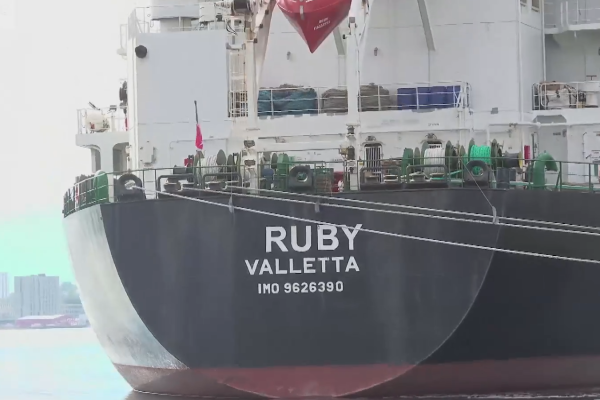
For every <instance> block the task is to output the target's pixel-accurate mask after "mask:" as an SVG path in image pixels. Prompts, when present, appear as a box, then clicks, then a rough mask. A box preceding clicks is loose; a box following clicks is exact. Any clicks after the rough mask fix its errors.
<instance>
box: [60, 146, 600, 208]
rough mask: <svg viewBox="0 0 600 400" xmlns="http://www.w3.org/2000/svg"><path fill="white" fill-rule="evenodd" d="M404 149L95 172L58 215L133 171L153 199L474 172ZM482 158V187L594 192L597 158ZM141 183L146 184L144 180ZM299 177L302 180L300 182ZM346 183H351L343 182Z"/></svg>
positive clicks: (368, 186) (446, 178)
mask: <svg viewBox="0 0 600 400" xmlns="http://www.w3.org/2000/svg"><path fill="white" fill-rule="evenodd" d="M405 154H410V158H406V157H405V158H403V159H392V160H390V159H387V160H370V161H358V162H357V163H356V164H355V167H354V168H349V167H348V163H347V162H343V161H335V162H320V161H319V162H317V161H289V162H285V163H282V162H280V163H278V165H277V168H274V169H273V168H270V167H272V165H270V163H267V162H265V164H264V168H265V170H264V171H265V172H268V173H265V172H263V173H262V174H260V175H257V174H256V173H254V174H253V173H251V170H254V171H256V168H254V167H245V166H243V165H241V166H239V165H238V166H230V167H227V166H204V167H188V168H187V169H186V168H185V167H177V168H176V169H179V170H180V171H179V173H177V174H174V172H175V171H174V170H173V168H158V169H146V170H138V171H127V172H115V173H104V172H100V173H97V174H96V175H94V176H89V177H85V179H81V180H80V181H79V182H77V183H76V184H75V185H73V186H72V187H71V188H70V189H69V190H67V192H66V193H65V195H64V203H63V215H64V216H65V217H66V216H68V215H70V214H72V213H74V212H76V211H79V210H82V209H85V208H88V207H91V206H94V205H97V204H104V203H111V202H119V201H124V200H123V199H122V198H120V195H119V193H122V192H123V191H124V190H127V189H126V185H124V184H122V183H121V182H122V181H124V180H128V179H130V178H129V177H131V176H132V175H135V176H136V177H138V178H137V179H138V182H137V185H140V187H142V188H144V191H142V190H137V189H133V190H131V189H130V190H129V192H130V193H133V194H134V196H138V198H139V199H158V198H169V197H173V196H171V194H175V195H177V196H181V195H183V196H185V197H201V196H203V195H205V194H206V193H207V192H213V193H214V191H225V192H226V191H228V190H235V191H239V190H243V189H242V188H244V187H246V188H247V189H246V190H248V191H250V192H253V193H256V194H266V195H268V194H269V193H271V192H272V191H286V192H296V191H301V192H303V193H309V194H319V195H332V194H334V193H336V192H343V191H352V190H361V191H362V190H392V189H402V188H406V184H414V183H419V182H424V183H436V182H437V183H440V182H441V183H443V184H444V185H446V184H447V186H448V187H463V186H465V181H467V180H469V177H468V175H470V174H475V175H476V174H477V171H475V170H471V171H472V172H468V171H466V170H465V169H463V167H464V166H465V165H466V164H467V163H468V160H467V159H466V158H465V157H464V156H463V157H446V160H445V161H442V163H441V164H436V163H437V162H438V161H439V159H438V158H436V159H428V158H422V157H418V156H417V157H413V156H412V154H413V153H412V151H411V152H410V153H405ZM486 163H487V164H489V167H490V169H489V170H490V171H495V174H491V175H490V179H488V180H487V183H486V185H485V186H488V187H492V188H496V187H511V188H517V189H522V190H553V191H567V190H570V191H573V190H574V191H580V192H589V193H596V192H600V177H599V174H598V164H594V163H584V162H564V161H554V160H552V159H551V157H550V160H549V159H548V158H544V157H543V156H542V157H541V158H540V159H537V160H522V159H516V158H511V159H507V158H489V159H487V160H486ZM295 166H308V167H310V168H309V170H310V171H312V172H309V173H307V172H306V171H307V169H306V168H300V169H295V170H294V169H293V167H295ZM236 168H237V170H236ZM499 168H503V173H504V175H505V177H506V176H508V179H504V181H503V182H504V186H501V185H500V182H501V179H500V178H499V176H500V173H499V172H500V170H499ZM302 174H308V175H310V177H309V180H308V181H307V180H306V176H303V175H302ZM308 175H307V176H308ZM473 176H474V175H471V177H473ZM465 178H466V179H465ZM297 181H298V182H304V183H302V184H299V186H297V187H296V186H295V183H294V182H297ZM148 182H150V183H151V184H150V185H149V184H148ZM181 182H184V183H183V184H182V183H181ZM306 182H309V183H308V186H306V185H307V184H306ZM352 184H357V185H358V186H357V187H355V188H351V185H352ZM169 185H171V186H170V188H171V190H169V187H168V186H169ZM119 186H121V187H120V188H119ZM174 186H176V188H175V190H173V187H174ZM438 187H439V186H438ZM261 190H262V191H264V192H261ZM142 193H144V195H143V196H142V195H141V194H142ZM131 200H135V198H129V199H126V201H131Z"/></svg>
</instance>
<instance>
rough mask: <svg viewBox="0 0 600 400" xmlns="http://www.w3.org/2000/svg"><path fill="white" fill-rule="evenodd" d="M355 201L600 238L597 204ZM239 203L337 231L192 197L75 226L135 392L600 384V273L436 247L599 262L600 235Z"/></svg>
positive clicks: (568, 200)
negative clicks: (506, 219) (564, 227)
mask: <svg viewBox="0 0 600 400" xmlns="http://www.w3.org/2000/svg"><path fill="white" fill-rule="evenodd" d="M347 196H354V197H355V198H358V199H360V200H365V201H371V202H377V203H388V204H406V205H415V206H421V207H430V208H434V209H445V210H457V211H465V212H471V213H482V214H491V207H490V205H489V203H488V200H489V201H490V202H491V203H492V204H494V205H495V206H496V208H497V212H498V215H499V216H510V217H516V218H526V219H530V220H542V221H553V222H560V223H567V224H577V225H587V226H594V227H600V213H597V212H595V208H596V204H597V197H596V196H594V195H591V194H582V193H555V192H546V191H516V190H514V191H492V190H490V191H487V192H485V196H484V195H483V194H482V193H481V192H479V191H478V190H467V189H456V190H455V189H445V190H420V191H403V192H377V193H375V192H372V193H359V194H353V195H347ZM208 199H210V201H214V202H219V203H222V204H227V203H228V202H229V197H210V198H208ZM303 200H306V199H303ZM337 203H338V204H346V205H349V206H352V207H363V208H364V207H366V206H365V205H364V204H349V203H341V202H339V201H338V202H337ZM234 205H235V206H236V207H242V208H247V209H253V210H262V211H266V212H270V213H276V214H280V215H286V216H292V217H297V218H304V219H309V220H318V221H322V223H323V224H324V225H325V226H322V227H321V228H317V226H316V225H314V224H310V223H306V222H298V221H293V220H289V219H283V218H278V217H275V216H268V215H264V214H256V213H251V212H247V211H242V210H240V209H236V210H234V212H231V211H230V209H228V208H227V207H217V206H214V205H208V204H202V203H198V202H194V201H191V200H176V199H168V200H147V201H141V202H132V203H117V204H106V205H101V206H95V207H92V208H88V209H85V210H82V211H79V212H77V213H74V214H72V215H70V216H68V217H67V218H66V219H65V226H66V232H67V237H68V243H69V249H70V252H71V259H72V264H73V267H74V270H75V275H76V279H77V281H78V283H79V285H80V289H81V296H82V300H83V303H84V306H85V309H86V312H87V314H88V316H89V318H90V321H91V324H92V327H93V329H94V330H95V332H96V333H97V335H98V338H99V340H100V343H101V344H102V346H103V347H104V349H105V350H106V352H107V354H108V356H109V357H110V359H111V361H112V362H113V363H114V364H115V366H116V368H117V369H118V370H119V371H120V373H121V374H122V375H123V376H124V377H125V378H126V379H127V381H128V382H129V383H130V384H131V385H132V387H133V388H134V389H137V390H140V391H148V392H155V393H166V394H181V395H201V396H216V397H232V396H233V397H236V396H245V397H248V396H260V397H306V396H333V397H336V396H346V397H347V396H361V397H362V396H386V397H389V396H396V395H409V394H448V393H464V394H467V393H494V392H507V391H541V390H548V389H561V388H584V387H593V386H600V340H598V337H600V321H599V319H598V318H597V317H596V314H597V313H598V311H600V289H599V288H598V287H599V285H600V268H599V267H600V265H598V264H591V263H582V262H575V261H564V260H557V259H549V258H541V257H534V256H526V255H517V254H507V253H502V252H497V251H490V250H487V249H483V248H480V249H474V248H467V247H460V246H453V245H448V244H445V243H439V242H435V240H440V241H450V242H458V243H468V244H473V245H477V246H482V247H494V248H496V247H497V248H504V249H512V250H517V251H528V252H535V253H542V254H553V255H557V256H564V257H576V258H585V259H593V260H600V246H599V245H598V244H599V243H600V240H599V239H600V237H599V236H594V235H583V234H576V233H573V232H564V231H560V232H558V231H548V230H545V231H542V230H532V229H524V228H515V227H508V226H501V225H490V224H480V223H468V222H464V221H458V220H451V219H434V218H425V217H415V216H409V215H401V214H398V213H391V212H387V213H386V212H374V211H369V210H364V209H348V208H335V207H330V206H327V205H326V204H321V205H320V206H319V207H315V205H314V204H299V203H293V202H288V201H275V200H273V199H268V198H239V197H238V198H234ZM371 207H372V208H376V209H382V210H393V211H405V212H406V211H410V210H400V209H397V208H390V207H386V206H381V205H380V206H376V205H372V206H371ZM317 208H318V210H317ZM446 216H449V217H453V218H465V217H464V216H461V215H446ZM331 224H340V225H345V226H346V228H342V227H337V228H336V227H334V226H332V225H331ZM526 225H528V226H530V225H531V224H526ZM369 230H374V231H380V232H388V233H392V234H401V235H410V236H417V237H424V238H428V239H432V240H433V241H417V240H412V239H407V238H399V237H397V236H390V235H381V234H377V233H374V232H370V231H369Z"/></svg>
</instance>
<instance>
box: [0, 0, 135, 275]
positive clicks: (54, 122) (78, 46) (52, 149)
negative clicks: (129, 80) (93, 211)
mask: <svg viewBox="0 0 600 400" xmlns="http://www.w3.org/2000/svg"><path fill="white" fill-rule="evenodd" d="M134 7H135V2H134V1H132V0H52V1H48V0H27V1H22V0H0V173H2V174H4V176H3V179H2V182H3V184H2V185H1V186H0V272H8V273H9V274H10V275H11V276H15V275H29V274H37V273H46V274H50V275H58V276H60V277H61V281H63V280H68V281H74V279H73V274H72V272H71V268H70V264H69V257H68V250H67V247H66V239H65V237H64V232H63V228H62V214H61V211H62V196H63V194H64V192H65V191H66V189H67V188H68V187H69V186H70V185H72V184H73V183H74V180H75V176H77V175H80V174H89V173H91V156H90V153H89V150H87V149H82V148H78V147H76V146H75V134H76V130H77V122H76V121H77V119H76V117H77V109H78V108H85V107H86V106H87V103H88V102H89V101H91V102H92V103H94V104H96V105H97V106H98V107H105V106H108V105H110V104H118V102H119V98H118V90H119V79H124V78H126V61H125V60H124V59H122V58H121V57H120V56H118V55H117V53H116V51H117V48H118V47H119V27H120V24H122V23H125V22H126V20H127V16H128V14H129V12H131V11H132V10H133V8H134Z"/></svg>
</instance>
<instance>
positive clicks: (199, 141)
mask: <svg viewBox="0 0 600 400" xmlns="http://www.w3.org/2000/svg"><path fill="white" fill-rule="evenodd" d="M194 108H195V109H196V150H204V141H203V140H202V131H201V130H200V122H199V121H198V103H197V102H196V100H194Z"/></svg>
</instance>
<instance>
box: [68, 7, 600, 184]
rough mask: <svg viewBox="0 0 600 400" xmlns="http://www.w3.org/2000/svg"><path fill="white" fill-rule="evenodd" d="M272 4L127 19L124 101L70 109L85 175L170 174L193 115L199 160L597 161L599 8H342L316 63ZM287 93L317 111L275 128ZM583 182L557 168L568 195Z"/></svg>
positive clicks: (168, 10)
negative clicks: (222, 156) (406, 154)
mask: <svg viewBox="0 0 600 400" xmlns="http://www.w3.org/2000/svg"><path fill="white" fill-rule="evenodd" d="M275 2H276V1H275V0H271V1H268V0H252V1H248V4H245V3H246V0H243V1H240V0H236V1H217V2H208V1H199V0H172V1H171V0H154V1H153V2H152V3H151V4H150V5H149V7H146V8H139V9H136V10H134V11H133V12H132V14H131V15H130V17H129V20H128V23H127V24H126V25H125V26H123V27H122V29H121V47H120V49H119V51H118V53H119V54H121V55H122V56H123V57H124V58H125V59H126V60H127V79H126V81H127V96H126V101H124V102H123V104H122V105H118V104H117V101H116V100H115V104H116V106H115V107H112V110H109V109H103V110H102V109H87V110H80V111H78V121H79V125H80V126H79V132H78V135H77V145H79V146H83V147H88V148H90V149H92V154H93V157H92V160H93V161H92V163H93V168H94V170H98V169H100V168H101V169H102V170H104V171H124V170H127V169H130V170H138V169H145V168H163V167H164V168H169V167H173V166H174V165H182V164H183V160H184V159H185V158H186V157H187V156H188V155H190V154H194V152H195V147H194V140H195V113H194V101H197V102H198V109H199V114H200V124H201V127H202V132H203V135H204V144H205V153H206V156H207V157H210V156H213V155H215V154H216V153H217V152H218V151H219V150H221V149H222V150H224V151H225V152H226V153H227V154H230V153H233V152H239V151H240V149H241V148H242V141H243V140H244V139H252V140H255V141H256V149H257V150H259V151H261V150H266V151H286V152H287V153H288V154H290V155H295V156H296V157H297V158H303V159H306V160H310V159H312V160H333V159H339V158H340V156H339V154H338V153H339V148H340V146H347V145H348V143H351V144H353V145H354V146H355V147H356V149H357V151H358V153H357V155H358V156H360V155H361V154H362V153H363V149H362V147H361V146H362V144H363V143H364V141H365V140H366V138H367V137H368V136H371V137H374V138H376V140H377V141H378V142H381V143H382V145H383V147H382V152H383V157H385V158H389V157H401V156H402V154H403V150H404V149H405V148H415V147H421V142H422V140H423V139H424V138H425V135H426V134H427V133H434V134H435V135H436V136H437V137H438V138H439V139H442V140H443V141H444V142H446V141H451V142H452V143H453V144H457V145H461V144H462V145H465V146H466V145H467V144H468V142H469V140H471V139H472V138H473V139H474V140H475V142H476V144H477V145H484V144H490V143H491V141H492V140H493V139H496V140H497V141H498V142H499V143H500V144H501V145H502V146H503V150H504V151H505V152H509V153H519V152H521V153H523V151H524V150H525V147H526V146H527V150H526V151H525V153H527V152H528V151H530V152H531V154H530V155H531V156H532V157H534V156H535V155H537V154H539V153H541V152H543V151H547V152H548V153H550V154H552V155H553V156H554V158H555V159H556V160H562V161H567V160H568V161H571V162H583V161H588V162H589V161H590V160H593V159H595V158H596V157H598V156H599V154H600V151H599V150H600V110H599V109H598V104H599V101H600V98H599V96H600V80H599V79H600V78H599V77H598V75H600V40H598V39H600V0H546V1H545V2H543V1H542V0H353V3H352V9H351V12H350V15H349V17H348V19H347V20H346V21H345V22H343V23H342V24H341V25H340V26H339V28H338V29H337V30H336V31H335V32H334V34H332V35H331V36H330V37H329V38H328V39H327V40H326V41H325V43H324V44H323V45H322V46H321V47H320V48H319V49H318V50H317V51H316V52H315V53H314V54H311V53H310V52H309V50H308V49H307V46H306V45H305V43H304V42H303V41H302V39H301V37H300V36H299V35H298V33H297V32H296V31H295V30H294V28H293V27H292V26H291V25H290V23H289V22H288V21H287V20H286V19H285V18H284V16H283V14H282V13H281V11H280V10H279V9H278V8H277V6H276V4H275ZM232 4H234V5H235V7H232ZM244 8H246V9H247V10H251V12H252V13H253V14H252V15H250V14H248V13H244V12H243V9H244ZM232 9H233V10H235V11H237V12H232ZM283 84H286V85H296V86H302V87H306V88H310V89H313V90H314V92H310V93H314V94H315V96H316V97H317V98H318V101H314V102H312V103H311V102H310V101H308V102H305V103H302V104H303V105H300V103H301V102H298V101H297V102H294V104H296V103H297V104H298V107H296V108H291V107H287V111H288V112H287V114H288V115H285V114H286V112H281V110H280V108H281V103H277V102H276V101H271V100H270V99H271V98H272V97H273V96H275V97H277V95H276V93H278V90H276V89H270V88H276V87H279V86H280V85H283ZM369 84H374V85H375V86H374V87H373V88H370V89H369V88H363V90H362V91H360V89H359V87H360V86H361V85H369ZM331 89H338V90H334V91H332V90H331ZM346 90H347V91H348V92H349V93H351V94H354V95H351V96H345V95H344V93H345V91H346ZM259 91H260V92H259ZM359 91H360V93H361V98H360V99H359V96H358V94H359ZM116 92H117V85H116V84H115V99H117V97H116V94H117V93H116ZM340 93H341V96H340ZM336 94H337V95H336ZM337 97H341V98H337ZM248 99H252V100H250V101H248ZM124 104H126V110H127V123H126V122H125V115H124V114H123V109H124V107H123V105H124ZM306 104H308V105H309V106H306ZM311 104H312V106H310V105H311ZM284 108H285V107H284ZM290 108H291V109H292V112H290ZM300 109H303V111H299V110H300ZM282 114H283V115H282ZM289 114H292V115H289ZM349 126H352V127H354V132H355V135H350V136H349V135H347V132H348V127H349ZM363 158H364V157H363ZM592 173H593V172H592ZM150 175H152V174H146V175H145V176H146V177H145V178H144V179H145V180H146V181H148V179H153V178H149V176H150ZM589 175H590V169H589V168H588V166H584V165H583V164H582V165H570V166H569V167H568V168H567V167H565V166H563V180H564V181H569V182H574V183H575V182H580V183H583V182H588V180H589ZM593 179H594V182H597V178H596V177H594V178H593ZM146 183H149V182H146Z"/></svg>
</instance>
